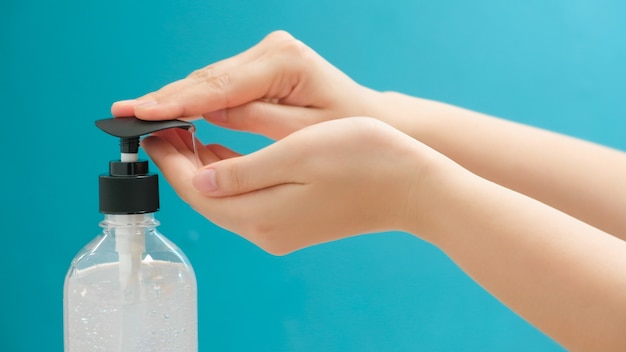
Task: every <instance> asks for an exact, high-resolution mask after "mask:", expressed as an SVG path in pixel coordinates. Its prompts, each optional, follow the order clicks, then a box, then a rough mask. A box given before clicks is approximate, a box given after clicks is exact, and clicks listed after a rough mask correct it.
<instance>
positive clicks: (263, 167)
mask: <svg viewBox="0 0 626 352" xmlns="http://www.w3.org/2000/svg"><path fill="white" fill-rule="evenodd" d="M282 144H283V143H281V142H277V143H274V144H272V145H270V146H268V147H266V148H264V149H261V150H259V151H257V152H254V153H252V154H249V155H244V156H238V157H233V158H230V159H224V160H221V161H218V162H215V163H212V164H209V165H207V166H205V167H203V168H202V169H200V170H198V172H197V173H196V174H195V176H194V177H193V179H192V184H193V186H194V188H196V189H197V190H198V191H199V192H201V193H204V194H206V195H208V196H212V197H225V196H234V195H240V194H244V193H249V192H254V191H258V190H262V189H266V188H270V187H274V186H278V185H283V184H291V183H301V182H296V181H295V180H294V177H295V176H296V175H295V174H294V171H296V170H298V167H297V166H296V163H297V160H298V159H297V158H295V157H294V156H295V154H296V153H295V152H294V151H293V150H289V148H284V147H283V145H282Z"/></svg>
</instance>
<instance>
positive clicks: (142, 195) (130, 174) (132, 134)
mask: <svg viewBox="0 0 626 352" xmlns="http://www.w3.org/2000/svg"><path fill="white" fill-rule="evenodd" d="M96 126H98V128H100V129H101V130H103V131H104V132H106V133H108V134H110V135H112V136H115V137H119V138H120V149H121V153H122V159H121V160H119V161H111V162H109V174H108V175H101V176H100V212H101V213H105V214H143V213H153V212H155V211H157V210H159V185H158V177H157V175H156V174H149V173H148V162H147V161H145V160H137V152H138V150H139V138H140V137H141V136H143V135H146V134H149V133H152V132H157V131H162V130H165V129H168V128H183V129H186V130H189V129H191V128H192V127H193V124H192V123H190V122H186V121H181V120H166V121H144V120H139V119H138V118H136V117H118V118H110V119H104V120H98V121H96ZM128 155H132V157H131V158H126V159H125V156H128Z"/></svg>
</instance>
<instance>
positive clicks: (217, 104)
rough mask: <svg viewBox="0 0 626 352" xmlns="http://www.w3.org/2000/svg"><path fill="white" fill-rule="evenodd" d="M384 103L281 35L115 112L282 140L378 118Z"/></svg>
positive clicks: (123, 103)
mask: <svg viewBox="0 0 626 352" xmlns="http://www.w3.org/2000/svg"><path fill="white" fill-rule="evenodd" d="M381 97H382V95H381V94H380V93H377V92H374V91H372V90H370V89H367V88H365V87H363V86H361V85H359V84H357V83H355V82H354V81H352V80H351V79H350V78H349V77H348V76H346V75H345V74H343V73H342V72H341V71H339V70H338V69H337V68H335V67H333V66H332V65H331V64H329V63H328V62H327V61H325V60H324V59H323V58H322V57H320V56H319V55H318V54H317V53H315V52H314V51H313V50H311V49H310V48H309V47H307V46H305V45H304V44H303V43H302V42H300V41H298V40H296V39H294V38H293V37H292V36H291V35H289V34H288V33H286V32H282V31H279V32H274V33H272V34H270V35H268V36H267V37H266V38H265V39H264V40H263V41H261V42H260V43H259V44H257V45H256V46H254V47H252V48H250V49H249V50H247V51H245V52H243V53H241V54H239V55H236V56H234V57H231V58H229V59H226V60H223V61H220V62H217V63H215V64H212V65H209V66H207V67H204V68H202V69H199V70H197V71H195V72H193V73H192V74H190V75H189V76H188V77H186V78H184V79H182V80H179V81H176V82H173V83H171V84H168V85H166V86H165V87H163V88H161V89H159V90H157V91H155V92H152V93H149V94H147V95H145V96H143V97H141V98H139V99H136V100H127V101H120V102H116V103H115V104H113V106H112V108H111V112H112V113H113V115H114V116H130V115H135V116H137V117H139V118H141V119H146V120H162V119H174V118H184V117H195V116H199V115H202V116H204V117H205V118H206V119H207V120H209V121H211V122H213V123H215V124H217V125H220V126H222V127H226V128H231V129H236V130H242V131H249V132H254V133H259V134H263V135H265V136H267V137H270V138H273V139H280V138H283V137H284V136H286V135H288V134H290V133H292V132H294V131H296V130H299V129H301V128H303V127H305V126H309V125H312V124H314V123H318V122H321V121H326V120H331V119H336V118H340V117H345V116H375V115H376V112H375V110H376V104H377V103H376V102H377V101H378V100H380V98H381Z"/></svg>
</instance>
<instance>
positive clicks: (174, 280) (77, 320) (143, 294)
mask: <svg viewBox="0 0 626 352" xmlns="http://www.w3.org/2000/svg"><path fill="white" fill-rule="evenodd" d="M157 225H158V221H157V220H155V219H154V215H153V214H139V215H105V220H104V221H102V222H101V226H102V227H103V228H104V231H103V233H102V234H101V235H100V236H98V237H97V238H95V239H94V240H93V241H91V242H90V243H89V244H88V245H87V246H86V247H85V248H83V250H81V251H80V252H79V253H78V255H77V256H76V257H75V259H74V260H73V261H72V265H71V267H70V269H69V272H68V274H67V277H66V280H65V300H64V303H65V351H66V352H78V351H81V352H82V351H120V352H130V351H162V352H165V351H172V352H174V351H177V352H196V351H197V350H198V335H197V321H198V318H197V288H196V278H195V275H194V272H193V269H192V267H191V265H190V264H189V261H188V259H187V258H186V257H185V255H184V254H183V253H182V252H181V251H180V250H179V249H178V248H177V247H176V246H175V245H174V244H173V243H172V242H170V241H169V240H168V239H166V238H165V237H164V236H163V235H161V234H160V233H159V232H158V231H157V230H156V228H155V227H156V226H157Z"/></svg>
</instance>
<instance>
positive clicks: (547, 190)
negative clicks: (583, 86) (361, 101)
mask: <svg viewBox="0 0 626 352" xmlns="http://www.w3.org/2000/svg"><path fill="white" fill-rule="evenodd" d="M382 101H384V106H385V113H387V114H394V115H396V116H398V117H397V118H396V120H395V121H392V124H395V125H396V127H399V128H400V129H402V130H403V131H404V132H406V133H409V134H411V135H412V136H413V137H414V138H416V139H418V140H420V141H422V142H424V143H426V144H428V145H430V146H431V147H433V148H434V149H437V150H438V151H440V152H441V153H443V154H445V155H447V156H448V157H450V158H452V159H453V160H455V161H456V162H458V163H460V164H461V165H463V166H464V167H465V168H467V169H469V170H470V171H472V172H474V173H476V174H477V175H480V176H481V177H484V178H486V179H489V180H491V181H493V182H496V183H498V184H500V185H503V186H505V187H507V188H510V189H513V190H516V191H518V192H521V193H523V194H526V195H528V196H530V197H532V198H535V199H538V200H540V201H542V202H544V203H546V204H549V205H551V206H553V207H555V208H557V209H560V210H562V211H564V212H566V213H568V214H570V215H572V216H574V217H576V218H578V219H581V220H583V221H585V222H587V223H589V224H591V225H593V226H596V227H598V228H600V229H602V230H604V231H606V232H608V233H611V234H613V235H615V236H618V237H620V238H622V239H626V217H625V216H623V214H622V209H626V187H622V184H623V183H624V182H625V180H626V154H624V153H622V152H619V151H616V150H612V149H609V148H605V147H602V146H599V145H595V144H592V143H588V142H585V141H582V140H578V139H574V138H570V137H567V136H563V135H559V134H556V133H552V132H548V131H545V130H541V129H537V128H533V127H530V126H525V125H521V124H518V123H514V122H511V121H506V120H502V119H498V118H494V117H491V116H487V115H484V114H479V113H475V112H472V111H469V110H465V109H461V108H457V107H454V106H450V105H447V104H442V103H437V102H433V101H429V100H423V99H418V98H413V97H409V96H405V95H401V94H397V93H384V94H383V99H382Z"/></svg>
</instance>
